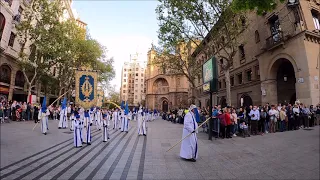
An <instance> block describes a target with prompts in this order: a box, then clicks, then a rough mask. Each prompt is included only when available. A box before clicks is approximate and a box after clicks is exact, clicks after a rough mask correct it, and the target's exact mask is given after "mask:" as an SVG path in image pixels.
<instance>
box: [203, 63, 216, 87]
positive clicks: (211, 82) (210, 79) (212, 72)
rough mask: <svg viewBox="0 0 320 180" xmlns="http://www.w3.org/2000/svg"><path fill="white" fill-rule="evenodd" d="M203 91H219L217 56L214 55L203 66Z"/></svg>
mask: <svg viewBox="0 0 320 180" xmlns="http://www.w3.org/2000/svg"><path fill="white" fill-rule="evenodd" d="M202 77H203V91H204V92H208V91H210V92H214V91H217V90H218V89H217V81H218V70H217V62H216V58H215V57H212V58H211V59H209V60H208V61H207V62H205V63H204V64H203V66H202Z"/></svg>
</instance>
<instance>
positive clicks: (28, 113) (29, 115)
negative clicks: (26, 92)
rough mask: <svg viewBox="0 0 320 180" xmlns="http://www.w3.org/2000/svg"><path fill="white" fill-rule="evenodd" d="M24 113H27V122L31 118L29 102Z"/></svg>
mask: <svg viewBox="0 0 320 180" xmlns="http://www.w3.org/2000/svg"><path fill="white" fill-rule="evenodd" d="M26 112H27V120H28V121H29V120H30V118H31V104H30V102H28V104H27V110H26Z"/></svg>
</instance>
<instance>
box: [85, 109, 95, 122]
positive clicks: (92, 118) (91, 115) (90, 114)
mask: <svg viewBox="0 0 320 180" xmlns="http://www.w3.org/2000/svg"><path fill="white" fill-rule="evenodd" d="M94 115H95V113H94V111H93V110H92V111H91V110H89V116H90V117H89V118H90V119H91V120H92V121H94V125H97V121H96V120H95V117H94ZM86 120H87V119H86Z"/></svg>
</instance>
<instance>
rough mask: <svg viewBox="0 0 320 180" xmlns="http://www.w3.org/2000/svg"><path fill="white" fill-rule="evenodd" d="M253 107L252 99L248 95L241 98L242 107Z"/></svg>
mask: <svg viewBox="0 0 320 180" xmlns="http://www.w3.org/2000/svg"><path fill="white" fill-rule="evenodd" d="M251 105H253V102H252V99H251V97H250V96H249V95H247V94H244V95H242V96H241V98H240V106H243V107H249V106H251Z"/></svg>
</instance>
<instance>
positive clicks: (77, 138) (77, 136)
mask: <svg viewBox="0 0 320 180" xmlns="http://www.w3.org/2000/svg"><path fill="white" fill-rule="evenodd" d="M73 126H74V132H73V144H74V146H75V147H82V140H81V121H80V120H75V121H74V125H73Z"/></svg>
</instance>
